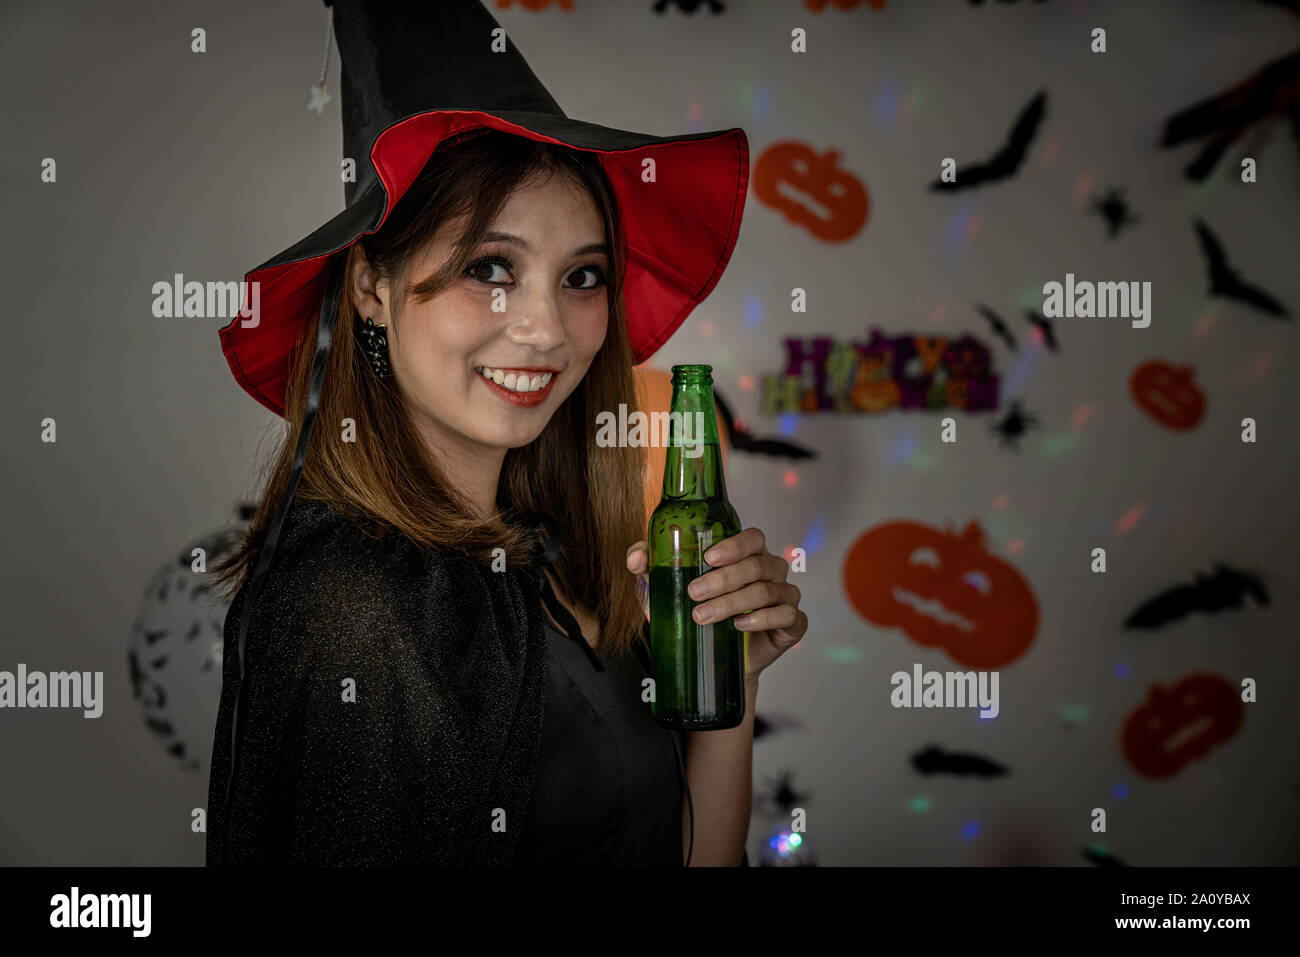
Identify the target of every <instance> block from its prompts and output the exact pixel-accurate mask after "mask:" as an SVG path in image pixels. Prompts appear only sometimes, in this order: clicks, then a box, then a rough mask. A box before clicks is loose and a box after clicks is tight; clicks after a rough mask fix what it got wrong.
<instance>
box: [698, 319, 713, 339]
mask: <svg viewBox="0 0 1300 957" xmlns="http://www.w3.org/2000/svg"><path fill="white" fill-rule="evenodd" d="M716 331H717V330H716V329H714V327H713V320H712V319H705V320H704V321H703V322H701V323H700V335H702V336H703V337H704V338H705V339H712V338H713V334H714V332H716Z"/></svg>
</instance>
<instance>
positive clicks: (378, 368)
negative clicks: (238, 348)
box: [208, 3, 807, 865]
mask: <svg viewBox="0 0 1300 957" xmlns="http://www.w3.org/2000/svg"><path fill="white" fill-rule="evenodd" d="M347 7H348V4H346V3H337V4H336V9H335V18H336V24H338V25H339V31H340V32H339V40H340V49H341V50H342V51H343V53H344V59H345V61H346V60H347V59H348V48H347V47H346V46H345V31H344V26H343V25H342V24H339V22H338V18H339V17H340V16H344V15H346V13H345V11H346V8H347ZM371 26H372V27H373V25H371ZM442 26H443V27H444V28H445V27H446V26H447V24H445V23H444V24H442ZM429 35H430V33H429V32H427V31H426V32H424V33H423V36H426V37H427V36H429ZM438 35H441V36H444V37H445V36H446V32H445V30H444V32H443V33H440V34H438ZM367 42H368V43H371V44H373V43H374V31H373V29H372V30H371V31H370V32H369V34H368V37H367ZM530 75H531V74H530ZM345 92H346V90H345ZM406 112H409V110H407V111H406ZM397 113H398V115H401V113H402V111H400V110H399V111H397ZM573 122H576V121H573ZM345 138H346V137H345ZM378 152H379V148H378V146H376V147H375V149H374V150H373V151H372V156H376V155H377V154H378ZM382 165H383V164H382V162H378V163H377V166H380V167H382ZM389 172H390V175H391V170H390V171H389ZM386 185H387V183H386ZM616 194H617V189H616V187H615V186H614V184H612V183H611V181H610V179H609V176H608V175H607V173H606V170H605V168H604V167H603V165H602V163H601V162H600V161H599V160H598V159H597V157H596V155H595V153H593V152H589V151H585V150H577V149H569V148H567V147H564V146H560V145H556V144H554V143H548V142H541V141H539V140H537V139H534V138H528V137H523V136H518V135H513V134H511V133H507V132H503V131H501V130H500V129H492V128H489V127H487V126H481V127H478V128H476V129H473V130H472V131H471V132H470V133H468V134H465V135H462V136H459V137H447V138H443V139H442V140H441V142H440V145H439V146H438V147H437V149H435V150H434V151H433V152H432V154H431V155H430V156H429V159H428V160H427V162H426V163H425V164H424V166H423V168H422V169H421V171H420V173H419V175H418V176H415V177H414V178H413V180H412V181H411V182H410V185H409V186H407V187H406V188H405V190H404V192H403V193H402V195H401V197H400V199H398V201H397V202H396V203H395V204H393V205H392V206H391V209H390V210H388V211H386V215H385V217H384V218H383V220H382V225H381V226H380V227H379V228H378V229H376V230H374V231H373V232H369V233H366V234H365V235H362V236H360V237H359V238H357V239H356V241H355V242H353V243H352V244H351V245H350V246H348V248H347V249H346V250H339V251H337V252H335V253H333V254H332V255H330V256H329V257H328V262H329V275H330V277H331V281H330V283H329V284H328V285H327V286H326V287H325V288H324V289H323V290H322V293H321V302H320V307H321V309H320V317H321V318H320V319H318V321H317V327H316V328H315V329H306V330H304V334H303V335H302V336H301V337H300V338H299V339H298V341H297V343H296V345H295V347H294V349H293V352H292V361H291V364H290V367H289V371H288V373H287V376H286V379H287V381H286V383H285V394H284V401H283V409H284V413H285V415H286V417H287V419H288V420H289V422H290V424H291V429H290V432H289V434H288V436H287V437H286V442H285V444H284V446H283V447H282V448H281V450H280V452H279V455H278V457H277V459H276V461H275V463H274V466H273V468H272V470H271V473H270V476H269V479H268V481H267V484H266V487H265V490H264V492H263V494H262V498H261V507H260V509H259V511H258V514H257V516H256V518H255V519H254V523H253V526H252V528H251V529H250V534H249V536H248V539H247V540H246V542H245V543H244V546H243V548H241V550H240V551H239V552H237V553H236V554H235V555H234V556H233V557H232V559H231V560H230V561H228V562H226V563H224V564H223V566H222V567H221V568H220V569H219V573H220V575H221V576H222V580H223V582H224V583H225V584H226V585H227V586H229V587H230V588H232V589H238V591H237V593H236V595H235V597H234V600H233V602H232V605H231V609H230V612H229V614H228V617H227V626H226V627H227V632H226V644H227V654H226V657H225V662H224V679H225V680H224V684H223V690H222V700H221V706H220V709H219V715H218V724H217V729H216V735H215V738H214V747H213V760H212V777H211V782H210V801H209V822H208V861H209V863H210V864H239V863H303V864H308V863H330V864H398V863H425V864H472V863H498V864H507V863H508V864H531V863H537V864H540V863H554V862H563V863H589V864H603V865H623V864H652V865H680V864H682V863H683V861H688V862H689V863H691V864H737V863H741V862H742V860H743V857H744V839H745V834H746V830H747V826H748V819H749V807H750V752H751V747H752V734H753V723H752V722H753V715H754V707H755V702H756V695H757V688H758V676H759V673H760V672H761V671H762V670H763V669H764V668H765V667H767V666H768V665H769V664H770V663H771V662H772V661H773V660H775V658H776V657H777V656H778V655H780V654H781V652H782V651H784V650H785V649H787V648H788V647H790V646H791V645H793V644H794V643H795V642H796V641H798V640H799V638H800V637H801V636H802V635H803V633H804V631H805V630H806V628H807V619H806V616H805V615H804V614H803V613H802V612H800V611H799V610H798V607H797V606H798V601H799V593H798V590H797V589H796V588H795V587H794V586H793V585H790V584H789V583H788V582H787V581H786V575H787V572H788V565H787V563H786V562H785V561H784V560H782V559H781V558H779V557H778V556H775V555H772V554H771V553H770V552H768V551H767V549H766V547H765V543H764V540H763V536H762V533H761V532H759V531H758V530H757V529H753V528H750V529H746V530H745V531H744V532H742V533H741V534H739V535H737V536H735V537H733V538H732V539H729V540H727V541H725V542H723V543H721V544H720V545H719V546H718V547H717V549H716V551H718V552H719V553H720V554H718V555H713V556H711V564H713V565H715V566H716V568H715V570H714V571H711V572H709V573H708V574H706V575H704V576H701V578H700V579H699V581H700V582H701V583H702V584H707V585H709V586H710V588H711V591H710V592H709V595H708V597H709V599H710V600H709V602H708V605H709V606H710V607H712V608H713V610H714V611H715V613H716V615H715V620H716V618H720V617H723V616H732V615H738V614H740V613H742V612H745V611H750V610H752V614H751V615H750V621H749V622H748V623H745V622H740V623H738V627H742V628H744V629H746V630H748V631H749V633H750V639H749V642H748V657H747V664H746V669H747V670H746V692H747V701H746V718H745V722H744V723H743V724H742V725H741V726H740V727H738V728H735V729H731V730H728V731H722V732H699V733H688V734H685V735H679V734H678V733H677V732H670V731H667V730H665V729H661V728H658V727H657V726H655V725H654V723H653V720H652V718H651V715H650V712H649V707H648V705H646V704H645V703H644V702H642V700H641V680H642V678H643V677H644V675H645V673H646V667H647V664H648V662H647V661H646V659H645V640H644V631H645V628H644V624H645V620H646V617H647V615H648V610H647V605H646V603H645V600H644V594H642V595H641V597H640V598H638V592H637V588H636V585H637V583H638V581H639V582H640V584H641V592H642V593H643V592H644V574H643V573H644V572H645V570H646V552H645V542H644V541H641V540H640V539H641V538H642V536H643V535H644V532H645V515H644V514H643V512H642V491H641V490H642V488H643V480H644V470H645V463H644V451H643V450H642V449H639V448H630V449H603V448H599V447H598V446H597V445H596V443H595V425H594V423H595V421H596V414H597V413H598V412H599V411H601V410H608V409H617V408H618V406H619V404H620V403H625V404H627V405H633V404H635V402H636V396H635V387H634V379H633V373H632V368H633V365H634V363H635V362H636V361H637V352H638V350H636V349H634V348H633V346H632V342H631V338H630V336H629V325H628V317H627V312H628V310H627V304H626V302H625V299H624V295H623V288H624V281H625V278H626V275H625V273H626V272H627V266H628V264H627V257H628V252H627V248H626V246H627V244H626V241H625V227H624V224H623V217H624V215H625V211H624V210H623V209H621V208H620V205H619V203H618V201H617V199H616ZM736 225H738V219H737V222H736V223H735V224H733V227H732V228H733V229H734V226H736ZM730 242H734V232H733V234H732V235H731V237H730V240H729V244H728V246H727V252H728V253H729V251H730ZM724 258H725V257H724ZM683 268H684V267H683ZM720 268H721V266H720V265H719V266H718V270H716V271H720ZM716 271H714V273H713V274H712V275H711V281H710V282H709V283H708V288H711V287H712V282H714V281H716ZM285 285H290V284H287V283H282V287H283V286H285ZM704 291H705V292H707V289H705V290H704ZM695 294H696V295H697V296H699V294H698V293H695ZM336 314H337V315H338V316H341V317H343V319H342V322H343V323H344V325H343V328H344V329H349V330H351V329H355V334H354V335H339V336H332V335H331V328H332V322H333V317H334V315H336ZM676 322H680V317H679V318H677V319H676ZM234 325H235V324H234V323H232V327H233V326H234ZM322 330H323V332H322ZM668 331H669V332H670V331H671V329H669V330H668ZM227 333H231V335H232V337H233V332H232V330H231V329H230V328H228V329H227V330H223V339H225V338H226V336H227ZM313 333H314V334H313ZM662 338H666V333H665V334H664V335H663V336H661V337H660V341H662ZM313 340H314V341H315V346H314V355H313ZM657 344H658V343H657V342H656V343H655V345H656V346H657ZM227 345H228V347H229V342H227ZM227 354H228V356H232V369H236V372H237V374H238V375H239V376H240V381H241V383H243V384H245V386H246V388H248V387H249V386H250V382H251V378H252V376H253V375H254V373H250V372H249V371H248V370H249V369H251V368H253V366H254V364H253V363H247V362H241V363H238V368H236V366H237V363H236V362H235V361H234V357H235V356H236V353H235V352H233V351H232V350H231V349H230V348H228V350H227ZM322 376H325V377H327V378H328V381H329V384H330V387H329V388H328V389H323V388H321V383H322ZM525 383H526V384H525ZM250 391H253V389H252V388H250ZM255 394H257V393H255ZM317 416H318V417H319V420H320V422H321V423H322V426H321V428H319V429H315V430H313V429H312V428H311V425H312V423H313V422H314V421H315V418H316V417H317ZM295 445H296V446H297V449H295ZM304 446H305V447H304ZM290 501H292V506H291V507H290V508H288V509H287V510H286V509H282V511H283V512H284V516H283V524H282V525H280V524H278V522H279V521H280V519H281V514H280V513H277V514H276V515H275V517H274V518H273V517H272V512H273V510H274V509H275V507H276V503H277V502H280V503H281V504H282V505H283V504H284V503H287V502H290ZM268 546H269V547H268ZM263 552H265V553H266V555H263ZM272 552H274V558H275V560H274V562H273V563H272V562H271V561H270V560H269V557H268V556H269V555H270V554H271V553H272ZM255 565H256V566H257V567H256V568H255ZM263 565H265V568H263V567H262V566H263ZM263 572H264V577H262V573H263ZM250 586H251V587H250ZM236 623H238V624H236ZM236 745H238V747H236ZM683 751H684V755H683V753H682V752H683ZM223 790H224V794H223Z"/></svg>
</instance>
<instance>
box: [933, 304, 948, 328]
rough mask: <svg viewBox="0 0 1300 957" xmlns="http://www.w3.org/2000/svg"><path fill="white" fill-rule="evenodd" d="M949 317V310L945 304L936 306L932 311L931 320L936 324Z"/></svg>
mask: <svg viewBox="0 0 1300 957" xmlns="http://www.w3.org/2000/svg"><path fill="white" fill-rule="evenodd" d="M947 318H948V310H947V309H945V308H944V307H943V306H935V307H934V310H933V311H932V312H931V313H930V321H931V322H932V323H934V324H935V325H936V326H938V325H941V324H942V323H943V321H944V320H945V319H947Z"/></svg>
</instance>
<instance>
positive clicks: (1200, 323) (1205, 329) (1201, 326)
mask: <svg viewBox="0 0 1300 957" xmlns="http://www.w3.org/2000/svg"><path fill="white" fill-rule="evenodd" d="M1217 318H1218V314H1217V313H1215V311H1214V310H1213V309H1211V310H1209V311H1207V312H1206V313H1205V315H1203V316H1201V318H1200V319H1198V320H1197V322H1196V326H1195V327H1194V328H1193V329H1192V338H1193V339H1204V338H1205V336H1206V334H1207V333H1209V331H1210V326H1212V325H1214V320H1215V319H1217Z"/></svg>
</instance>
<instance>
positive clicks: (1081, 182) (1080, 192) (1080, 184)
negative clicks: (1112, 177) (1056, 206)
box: [1074, 172, 1096, 203]
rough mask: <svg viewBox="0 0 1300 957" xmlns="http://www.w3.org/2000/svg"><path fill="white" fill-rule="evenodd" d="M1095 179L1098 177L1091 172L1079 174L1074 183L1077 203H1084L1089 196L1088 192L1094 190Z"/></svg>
mask: <svg viewBox="0 0 1300 957" xmlns="http://www.w3.org/2000/svg"><path fill="white" fill-rule="evenodd" d="M1095 181H1096V178H1095V177H1094V176H1093V175H1092V173H1091V172H1086V173H1081V174H1080V175H1079V178H1078V179H1077V180H1075V183H1074V201H1075V202H1076V203H1082V202H1083V201H1084V200H1085V199H1087V198H1088V194H1089V193H1091V192H1092V184H1093V183H1094V182H1095Z"/></svg>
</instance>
